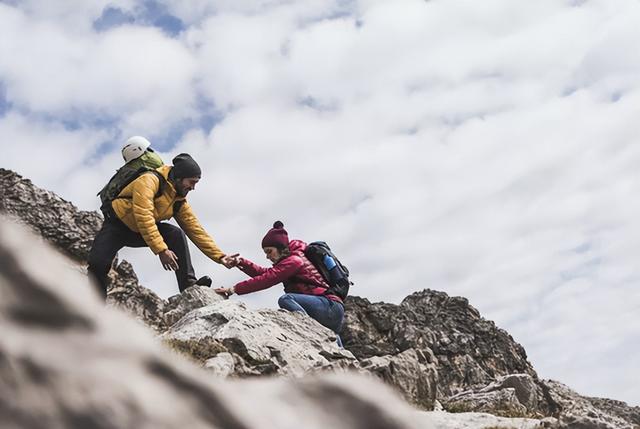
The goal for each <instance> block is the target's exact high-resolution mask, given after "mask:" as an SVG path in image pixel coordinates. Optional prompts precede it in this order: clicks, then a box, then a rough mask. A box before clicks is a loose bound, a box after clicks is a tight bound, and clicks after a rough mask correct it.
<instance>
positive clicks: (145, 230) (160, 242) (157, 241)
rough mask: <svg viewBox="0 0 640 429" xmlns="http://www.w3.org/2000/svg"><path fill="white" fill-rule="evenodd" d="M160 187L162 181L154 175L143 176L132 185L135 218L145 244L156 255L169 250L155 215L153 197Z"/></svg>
mask: <svg viewBox="0 0 640 429" xmlns="http://www.w3.org/2000/svg"><path fill="white" fill-rule="evenodd" d="M159 187H160V179H158V178H157V177H156V176H155V175H154V174H143V175H142V176H140V177H138V178H137V179H136V180H134V181H133V182H132V183H131V199H132V208H133V218H134V219H135V222H136V226H137V227H138V231H139V232H140V235H142V238H143V239H144V241H145V243H147V245H148V246H149V248H150V249H151V251H152V252H153V253H154V254H156V255H157V254H158V253H160V252H162V251H164V250H166V249H168V247H167V244H166V243H165V242H164V239H163V238H162V235H160V231H158V227H157V226H156V220H155V217H154V214H153V210H154V205H153V197H154V196H155V194H156V192H157V191H158V188H159Z"/></svg>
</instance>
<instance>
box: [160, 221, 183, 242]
mask: <svg viewBox="0 0 640 429" xmlns="http://www.w3.org/2000/svg"><path fill="white" fill-rule="evenodd" d="M158 229H159V231H160V235H162V237H163V238H164V239H165V240H169V241H184V240H186V235H185V233H184V231H183V230H182V228H178V227H177V226H175V225H171V224H170V223H164V222H163V223H161V224H160V225H159V228H158Z"/></svg>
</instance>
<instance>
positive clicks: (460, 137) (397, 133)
mask: <svg viewBox="0 0 640 429" xmlns="http://www.w3.org/2000/svg"><path fill="white" fill-rule="evenodd" d="M638 22H640V2H639V1H637V0H616V1H611V0H582V1H580V0H538V1H535V2H531V1H525V0H483V1H478V0H430V1H419V0H394V1H382V0H322V1H321V0H305V1H291V0H254V1H246V0H217V1H216V0H191V1H189V2H184V1H177V0H153V1H140V0H90V1H88V0H63V1H56V2H51V1H48V0H23V1H18V0H0V136H2V139H1V143H0V145H1V146H2V160H1V161H0V167H3V168H8V169H12V170H14V171H16V172H18V173H19V174H21V175H23V176H25V177H28V178H30V179H31V180H32V181H33V182H34V183H35V184H36V185H37V186H40V187H42V188H46V189H49V190H52V191H54V192H56V193H57V194H59V195H60V196H62V197H63V198H65V199H67V200H69V201H72V202H73V203H74V204H75V205H76V206H77V207H79V208H80V209H83V210H96V209H98V207H99V201H98V198H97V197H96V196H95V194H96V193H97V191H98V190H99V189H100V188H101V187H102V185H103V184H104V183H105V182H106V181H107V180H108V178H109V177H110V176H111V175H112V174H113V172H114V171H115V170H116V169H117V168H118V167H120V166H121V165H122V163H123V161H122V158H121V156H120V149H121V147H122V145H123V143H124V141H125V140H126V139H127V138H128V137H130V136H133V135H142V136H145V137H147V138H148V139H149V140H150V141H151V142H152V147H154V148H155V149H156V150H157V151H158V152H159V153H160V154H161V155H162V157H163V159H164V160H165V162H166V163H170V162H171V159H172V158H173V156H175V155H177V154H178V153H182V152H187V153H190V154H191V155H192V156H193V157H194V158H195V159H196V160H197V161H198V163H199V164H200V165H201V167H202V169H203V177H202V180H201V181H200V183H199V184H198V186H197V188H196V190H195V191H194V192H193V193H192V194H190V195H189V201H190V203H191V205H192V206H193V207H194V210H195V211H196V213H197V215H198V217H199V219H200V221H201V222H202V224H203V225H204V226H205V228H206V229H207V230H208V231H209V232H210V233H211V234H212V236H213V237H214V238H215V240H216V242H217V243H218V245H219V246H220V247H221V248H222V250H223V251H225V252H227V253H234V252H240V253H241V254H242V255H243V256H245V257H247V258H249V259H252V260H254V261H256V262H259V263H262V264H264V265H268V261H267V260H266V259H265V257H264V254H263V253H262V250H261V248H260V241H261V239H262V237H263V235H264V234H265V233H266V231H267V230H268V229H269V227H270V226H271V225H272V224H273V222H274V221H275V220H282V221H283V222H284V224H285V228H286V229H287V230H288V231H289V236H290V238H299V239H303V240H305V241H315V240H324V241H327V242H328V243H329V244H330V245H331V247H332V249H333V250H334V251H335V253H336V254H337V255H338V256H339V257H340V259H341V261H342V262H343V263H344V264H345V265H347V266H348V267H349V269H350V271H351V273H352V280H353V281H354V282H355V285H354V286H353V288H352V293H353V294H354V295H358V296H362V297H366V298H368V299H369V300H371V301H373V302H378V301H385V302H392V303H399V302H400V301H401V300H402V299H403V298H404V297H405V296H407V295H409V294H411V293H412V292H416V291H419V290H422V289H425V288H430V289H435V290H441V291H444V292H446V293H448V294H449V295H455V296H458V295H459V296H464V297H467V298H468V299H469V301H470V303H471V304H472V305H473V306H475V307H476V308H478V309H479V310H480V312H481V314H482V315H483V316H484V317H485V318H488V319H491V320H494V321H495V322H496V323H497V325H498V326H499V327H501V328H503V329H505V330H507V331H508V332H509V333H510V334H511V335H512V336H513V337H514V339H515V340H516V341H518V342H519V343H521V344H522V345H523V346H524V347H525V349H526V351H527V354H528V357H529V360H530V361H531V362H532V364H533V365H534V367H535V368H536V370H537V371H538V374H539V375H540V376H541V377H543V378H552V379H556V380H559V381H561V382H563V383H565V384H568V385H569V386H570V387H572V388H573V389H575V390H577V391H578V392H579V393H581V394H584V395H590V396H600V397H609V398H614V399H619V400H624V401H627V402H628V403H630V404H632V405H640V371H639V370H638V366H637V365H638V364H637V356H640V341H639V339H640V317H638V316H639V314H640V288H639V287H638V286H640V268H639V264H638V263H637V257H638V255H639V254H640V226H638V222H637V220H638V219H639V218H640V199H639V198H638V195H640V181H639V180H640V177H639V175H638V165H640V145H639V144H637V141H636V140H637V135H638V132H639V130H640V126H639V124H640V120H639V118H640V55H638V49H637V41H638V40H640V26H638V25H637V23H638ZM192 256H193V262H194V265H195V268H196V273H197V274H198V275H204V274H208V275H210V276H212V277H213V278H214V284H215V285H216V286H226V287H228V286H231V285H233V284H235V283H236V282H238V281H240V280H242V279H243V278H244V275H243V274H242V273H240V272H238V271H237V270H227V269H225V268H224V267H222V266H221V265H217V264H215V263H213V262H211V261H210V260H208V259H207V258H206V257H205V256H204V255H202V254H201V253H200V252H199V251H198V250H197V249H196V248H195V247H194V246H192ZM120 257H121V258H125V259H127V260H129V261H131V262H132V263H133V264H134V267H135V269H136V272H137V273H138V276H139V277H140V280H141V283H142V284H144V285H146V286H147V287H150V288H151V289H153V290H154V291H156V292H157V293H158V294H159V295H160V296H162V297H168V296H171V295H173V294H175V293H177V286H176V284H175V280H174V278H173V274H172V273H170V272H165V271H163V270H162V268H161V265H160V263H159V260H158V258H157V257H156V256H154V255H153V254H152V253H151V252H150V251H149V250H148V249H125V250H124V251H122V252H121V253H120ZM281 292H282V289H281V287H280V286H275V287H273V288H271V289H269V290H267V291H263V292H259V293H255V294H252V295H245V296H242V297H237V296H235V297H233V298H232V299H238V300H241V301H244V302H246V303H247V304H248V305H249V306H250V307H252V308H258V307H275V306H277V304H276V301H277V297H278V296H279V295H280V294H281Z"/></svg>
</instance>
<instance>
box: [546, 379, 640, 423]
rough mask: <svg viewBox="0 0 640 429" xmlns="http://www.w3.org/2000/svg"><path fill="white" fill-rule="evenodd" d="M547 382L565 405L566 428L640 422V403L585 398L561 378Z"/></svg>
mask: <svg viewBox="0 0 640 429" xmlns="http://www.w3.org/2000/svg"><path fill="white" fill-rule="evenodd" d="M544 384H545V386H546V387H547V388H548V392H549V395H550V396H551V397H552V398H553V400H554V401H556V402H557V403H558V404H559V406H560V407H561V413H560V418H559V422H560V424H559V427H560V428H562V429H564V428H567V429H614V428H616V429H636V428H637V427H638V425H640V407H629V406H628V405H627V404H625V403H624V402H620V401H608V400H601V399H597V398H585V397H583V396H580V395H579V394H577V393H576V392H574V391H573V390H571V389H569V388H568V387H567V386H565V385H564V384H562V383H559V382H557V381H552V380H545V381H544ZM613 402H616V403H617V404H615V405H614V404H612V403H613Z"/></svg>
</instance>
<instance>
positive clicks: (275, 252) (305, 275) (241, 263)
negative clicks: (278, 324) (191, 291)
mask: <svg viewBox="0 0 640 429" xmlns="http://www.w3.org/2000/svg"><path fill="white" fill-rule="evenodd" d="M306 247H307V244H306V243H304V242H303V241H300V240H291V241H289V236H288V234H287V231H286V230H285V229H284V224H283V223H282V222H280V221H277V222H275V223H274V224H273V228H271V229H270V230H269V232H267V234H266V235H265V236H264V238H263V239H262V250H264V253H265V255H266V257H267V259H269V260H270V261H271V262H272V263H273V267H271V268H264V267H261V266H259V265H256V264H254V263H253V262H251V261H249V260H247V259H244V258H237V259H236V261H235V262H236V266H237V267H238V268H239V269H240V270H242V271H243V272H244V273H245V274H247V275H249V276H251V277H252V278H250V279H248V280H245V281H243V282H240V283H238V284H236V285H235V286H233V287H230V288H217V289H215V291H216V292H217V293H219V294H222V295H225V296H230V295H233V294H234V293H236V294H238V295H244V294H247V293H251V292H257V291H259V290H263V289H267V288H270V287H271V286H274V285H276V284H278V283H283V284H284V291H285V294H284V295H282V296H281V297H280V299H278V305H279V306H280V308H284V309H285V310H289V311H298V312H301V313H304V314H307V315H309V316H311V317H312V318H314V319H315V320H317V321H318V322H319V323H320V324H321V325H324V326H326V327H327V328H329V329H331V330H332V331H333V332H335V333H336V335H337V334H339V332H340V328H341V326H342V320H343V318H344V307H343V304H342V300H341V299H340V298H339V297H338V296H336V295H332V294H327V290H328V288H329V285H328V284H327V282H326V281H325V280H324V278H323V277H322V275H321V274H320V273H319V272H318V270H317V269H316V268H315V267H314V266H313V264H312V263H311V262H309V260H308V259H307V258H306V256H305V255H304V250H305V249H306ZM338 345H340V346H341V347H342V342H341V340H340V336H339V335H338Z"/></svg>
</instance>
